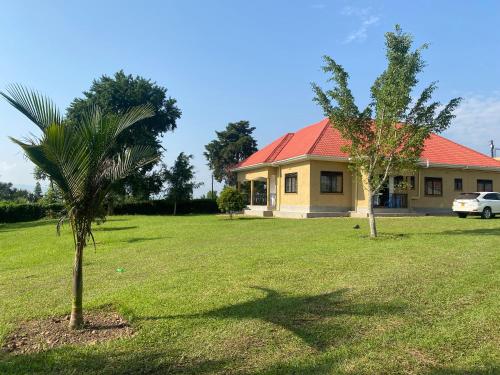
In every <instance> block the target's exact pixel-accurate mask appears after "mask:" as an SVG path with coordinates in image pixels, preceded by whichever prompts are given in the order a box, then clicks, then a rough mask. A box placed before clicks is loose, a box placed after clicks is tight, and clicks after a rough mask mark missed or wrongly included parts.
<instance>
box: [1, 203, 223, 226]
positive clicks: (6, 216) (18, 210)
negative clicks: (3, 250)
mask: <svg viewBox="0 0 500 375" xmlns="http://www.w3.org/2000/svg"><path fill="white" fill-rule="evenodd" d="M63 210H64V206H63V205H62V204H42V203H22V204H20V203H11V202H8V203H7V202H5V203H2V202H0V223H16V222H21V221H33V220H39V219H42V218H44V217H49V218H59V217H60V216H61V212H62V211H63ZM218 212H219V209H218V208H217V203H216V202H215V201H213V200H211V199H193V200H190V201H186V202H179V203H177V214H180V215H187V214H215V213H218ZM173 213H174V203H173V202H170V201H167V200H152V201H139V202H122V203H118V204H117V205H116V206H114V207H113V214H115V215H173Z"/></svg>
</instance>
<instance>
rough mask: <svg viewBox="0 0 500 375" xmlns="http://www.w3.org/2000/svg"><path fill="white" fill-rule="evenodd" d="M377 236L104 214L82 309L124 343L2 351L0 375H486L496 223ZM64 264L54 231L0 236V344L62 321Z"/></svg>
mask: <svg viewBox="0 0 500 375" xmlns="http://www.w3.org/2000/svg"><path fill="white" fill-rule="evenodd" d="M355 224H360V225H361V229H360V230H355V229H353V226H354V225H355ZM378 224H379V230H380V233H381V237H380V238H379V239H377V240H370V239H368V238H367V236H366V234H367V222H366V221H365V220H361V219H345V218H337V219H310V220H285V219H282V220H279V219H250V218H240V219H237V220H233V221H230V220H227V219H225V218H224V217H216V216H191V217H160V216H156V217H146V216H136V217H126V216H118V217H111V218H110V219H109V220H108V221H107V222H106V223H105V224H104V225H101V226H98V227H96V229H95V233H94V234H95V238H96V241H97V250H96V251H94V249H93V248H92V247H88V248H87V250H86V254H85V261H84V305H85V307H86V308H87V309H97V308H101V307H103V306H108V305H112V306H113V307H114V308H115V309H116V310H118V311H119V312H120V313H121V314H123V315H124V316H125V317H126V318H127V319H129V321H130V322H131V324H132V326H133V327H134V328H135V329H136V330H137V334H136V335H135V336H134V337H132V338H128V339H119V340H116V341H109V342H107V343H103V344H96V345H89V346H79V347H76V346H73V347H71V346H66V347H61V348H58V349H54V350H49V351H46V352H43V353H39V354H34V355H16V356H13V355H7V354H5V353H4V354H1V353H0V374H11V373H19V374H28V373H30V374H31V373H67V374H95V373H161V374H163V373H193V374H211V373H224V374H330V373H331V374H383V373H387V374H393V373H404V374H494V373H496V374H498V373H499V372H500V349H499V348H500V324H499V315H500V314H499V311H500V293H499V290H500V285H499V284H500V277H499V275H500V219H494V220H480V219H475V218H471V219H466V220H461V219H458V218H454V217H453V218H452V217H421V218H399V219H394V218H387V219H379V221H378ZM72 261H73V249H72V238H71V235H70V232H69V228H68V227H67V226H66V227H65V229H64V231H63V234H62V236H61V237H57V236H56V234H55V222H54V221H39V222H31V223H20V224H3V225H2V224H0V341H1V340H2V339H3V338H4V337H5V336H6V335H7V334H8V332H9V330H11V329H12V328H13V327H15V325H16V322H18V321H20V320H25V319H32V318H37V317H48V316H52V315H61V314H66V313H69V308H70V299H71V295H70V291H71V289H70V283H71V269H72ZM119 267H121V268H123V269H124V272H121V273H120V272H117V271H116V269H117V268H119Z"/></svg>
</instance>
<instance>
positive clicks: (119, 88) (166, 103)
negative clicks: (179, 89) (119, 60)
mask: <svg viewBox="0 0 500 375" xmlns="http://www.w3.org/2000/svg"><path fill="white" fill-rule="evenodd" d="M83 95H84V97H83V98H77V99H75V100H74V101H73V102H72V103H71V105H70V106H69V108H68V111H67V116H68V118H69V120H77V121H78V120H80V119H81V118H82V116H84V115H85V113H86V109H87V108H88V106H89V105H97V106H98V107H99V108H100V109H101V111H102V112H103V113H104V114H113V115H116V114H117V115H122V114H124V113H125V112H127V111H128V110H129V108H131V107H135V106H140V105H147V106H149V107H151V108H152V109H153V111H154V116H153V117H150V118H147V119H144V120H141V121H139V122H138V123H137V124H136V125H135V126H133V127H131V128H129V129H126V130H125V131H123V132H122V134H120V137H119V138H118V140H117V141H116V143H115V145H114V150H115V151H119V150H122V149H124V148H126V147H131V146H133V145H136V144H139V145H148V146H149V147H151V148H153V149H154V150H155V155H156V157H157V158H158V160H160V157H161V155H162V152H163V147H162V145H161V137H162V136H163V135H164V134H165V133H166V132H168V131H173V130H174V129H175V128H176V127H177V120H178V119H179V118H180V116H181V111H180V109H179V108H178V107H177V103H176V100H175V99H173V98H171V97H168V96H167V89H166V88H165V87H162V86H159V85H157V84H156V83H155V82H153V81H151V80H149V79H146V78H143V77H140V76H132V75H127V74H125V73H124V72H123V71H122V70H120V71H119V72H117V73H115V74H114V76H111V77H110V76H106V75H103V76H102V77H100V78H99V79H96V80H94V82H93V83H92V86H91V87H90V89H89V90H88V91H85V92H84V93H83ZM154 165H155V163H152V164H148V165H146V166H143V167H142V168H139V169H138V170H137V171H136V172H134V173H133V174H132V175H130V176H128V177H127V178H125V179H124V180H123V181H120V182H119V183H117V184H116V185H115V186H114V187H113V191H114V193H115V194H116V195H122V196H123V195H127V196H132V197H134V198H136V199H149V198H150V196H151V195H154V194H157V193H159V192H160V191H161V188H162V185H163V180H162V174H161V173H159V172H158V171H155V170H153V168H154Z"/></svg>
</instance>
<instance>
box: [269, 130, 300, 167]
mask: <svg viewBox="0 0 500 375" xmlns="http://www.w3.org/2000/svg"><path fill="white" fill-rule="evenodd" d="M294 135H295V133H286V134H285V136H284V137H283V139H282V140H281V142H280V143H279V144H278V145H277V146H276V147H275V148H274V150H273V151H272V152H271V153H270V154H269V156H268V157H267V158H266V160H265V162H270V161H274V159H276V156H278V154H279V153H280V152H281V150H283V149H284V148H285V146H286V145H287V143H288V142H290V139H292V137H293V136H294Z"/></svg>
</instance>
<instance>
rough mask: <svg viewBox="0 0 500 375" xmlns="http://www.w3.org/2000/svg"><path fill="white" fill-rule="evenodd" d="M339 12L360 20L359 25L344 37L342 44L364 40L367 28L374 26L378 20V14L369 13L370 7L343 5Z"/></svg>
mask: <svg viewBox="0 0 500 375" xmlns="http://www.w3.org/2000/svg"><path fill="white" fill-rule="evenodd" d="M341 14H342V15H344V16H353V17H356V18H358V19H359V21H361V24H360V26H359V27H358V28H357V29H356V30H354V31H353V32H351V33H350V34H349V35H347V37H346V38H345V39H344V42H343V43H344V44H349V43H351V42H354V41H357V42H362V41H364V40H365V39H366V38H367V37H368V29H369V28H370V27H371V26H375V25H376V24H377V23H378V21H379V20H380V17H379V16H378V15H374V14H372V13H371V8H355V7H345V8H343V9H342V11H341Z"/></svg>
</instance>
